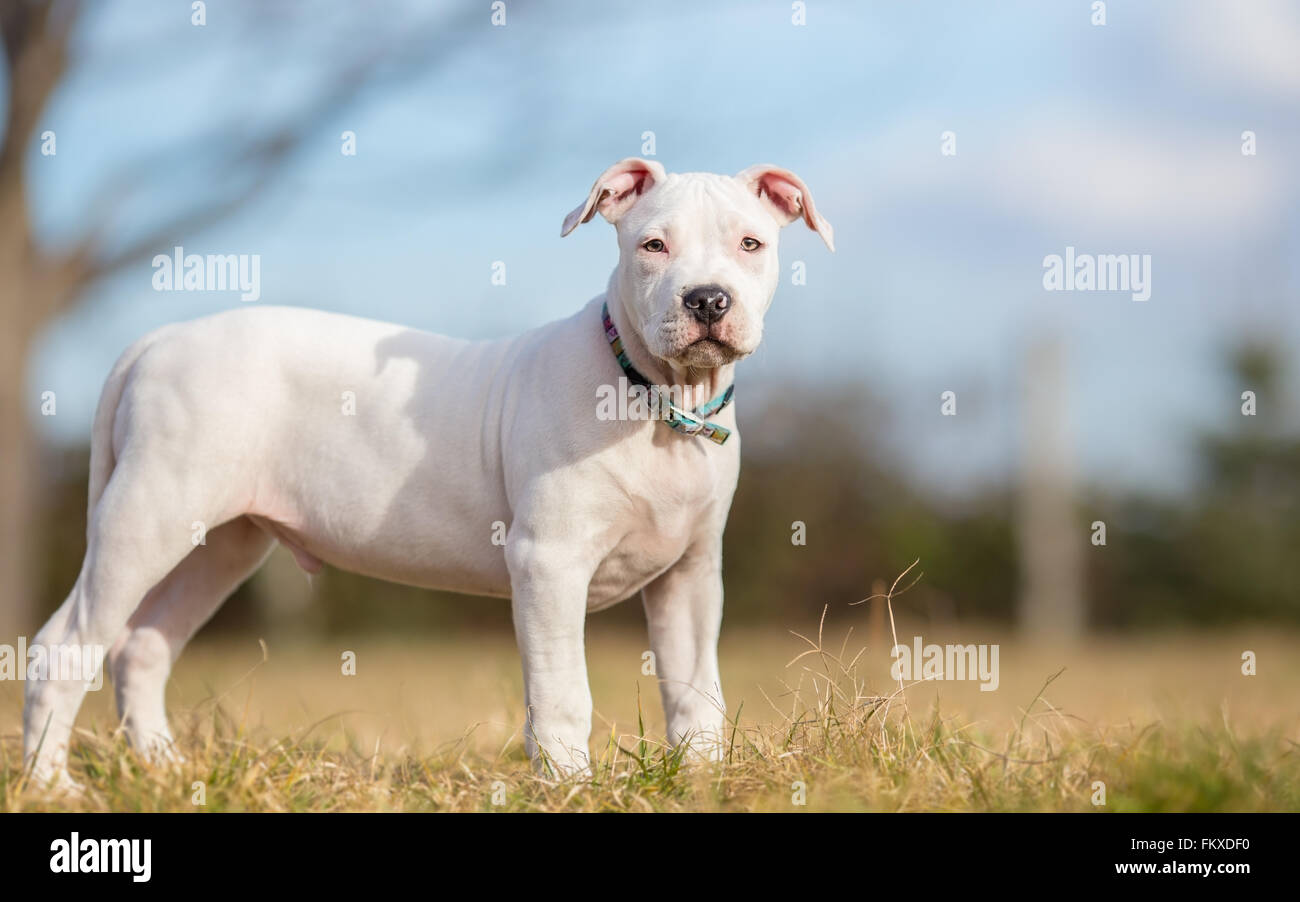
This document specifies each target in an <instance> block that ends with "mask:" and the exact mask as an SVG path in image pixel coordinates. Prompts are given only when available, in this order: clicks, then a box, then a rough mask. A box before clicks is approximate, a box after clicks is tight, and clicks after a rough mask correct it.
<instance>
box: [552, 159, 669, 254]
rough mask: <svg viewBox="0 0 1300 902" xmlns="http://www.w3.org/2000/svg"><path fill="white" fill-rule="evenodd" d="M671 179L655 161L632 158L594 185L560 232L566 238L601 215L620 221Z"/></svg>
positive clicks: (611, 170)
mask: <svg viewBox="0 0 1300 902" xmlns="http://www.w3.org/2000/svg"><path fill="white" fill-rule="evenodd" d="M666 177H667V173H665V172H664V167H663V166H662V165H661V164H659V163H657V162H655V161H654V160H642V159H640V158H639V157H628V158H627V159H626V160H620V161H619V162H617V163H615V164H614V165H613V166H611V167H609V168H608V169H606V170H605V171H604V172H602V173H601V174H600V178H598V179H596V184H594V185H592V186H591V193H590V194H588V195H587V200H586V201H585V202H583V203H582V204H580V205H579V206H578V208H577V209H576V210H574V211H573V212H572V213H570V214H569V215H568V216H566V217H564V226H563V227H562V228H561V229H560V236H561V237H563V236H565V235H567V234H569V233H570V232H572V231H573V230H574V229H576V228H577V227H578V225H579V224H580V223H584V222H586V221H587V220H589V219H591V218H592V217H593V216H595V215H596V213H597V212H599V213H600V215H601V216H604V217H605V218H606V219H607V220H609V221H610V222H618V220H619V217H621V216H622V215H623V214H624V213H626V212H627V211H628V210H629V209H631V207H632V205H633V204H634V203H636V202H637V198H639V197H640V196H641V195H642V194H645V193H646V192H647V191H649V190H650V188H651V187H652V186H653V185H654V184H655V182H662V181H663V180H664V179H665V178H666Z"/></svg>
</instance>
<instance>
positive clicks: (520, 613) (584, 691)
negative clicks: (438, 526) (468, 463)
mask: <svg viewBox="0 0 1300 902" xmlns="http://www.w3.org/2000/svg"><path fill="white" fill-rule="evenodd" d="M506 562H507V564H508V566H509V568H510V581H511V585H512V592H513V598H512V600H511V610H512V613H513V617H514V622H515V641H516V642H517V643H518V645H519V654H520V657H521V658H522V659H523V665H524V704H525V706H526V708H525V711H526V720H525V722H524V743H525V747H526V748H527V750H528V755H529V757H530V758H532V760H533V765H534V767H536V768H537V769H538V770H539V771H540V772H541V773H544V774H549V775H552V776H574V775H581V774H583V773H586V772H587V771H588V768H589V765H590V762H589V760H588V748H587V744H588V741H589V739H590V738H591V688H590V686H589V685H588V683H587V659H586V653H585V650H584V645H583V632H584V627H585V625H586V618H587V589H588V585H589V583H590V582H591V572H592V571H591V567H590V566H589V565H588V564H586V563H585V562H581V561H576V560H574V559H573V555H572V554H570V553H566V548H564V547H559V546H554V545H551V546H548V545H545V544H541V543H538V542H537V541H535V540H533V539H529V538H521V537H519V536H514V535H512V536H511V537H510V538H509V539H508V541H507V543H506Z"/></svg>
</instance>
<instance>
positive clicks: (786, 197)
mask: <svg viewBox="0 0 1300 902" xmlns="http://www.w3.org/2000/svg"><path fill="white" fill-rule="evenodd" d="M597 212H599V213H600V214H601V215H603V216H604V217H605V218H606V219H607V220H609V221H610V222H612V223H614V225H615V226H616V227H617V232H618V243H619V262H618V266H617V268H616V269H615V270H614V274H613V276H612V277H611V278H610V280H609V285H608V288H607V290H606V293H605V294H604V295H602V296H600V297H597V298H595V299H594V300H592V301H591V302H590V303H588V304H587V305H586V306H585V307H584V308H583V309H582V310H580V311H579V312H578V313H577V314H575V315H574V316H571V317H569V318H568V319H565V320H561V321H559V322H554V323H550V324H549V325H545V326H542V327H540V328H537V329H534V330H532V331H531V332H528V333H525V334H524V335H521V336H519V337H517V338H511V339H504V340H500V341H489V342H466V341H458V340H455V339H451V338H444V337H441V336H438V335H431V334H429V333H425V332H419V331H415V330H412V329H407V328H403V327H401V326H395V325H388V324H385V323H379V322H373V321H369V320H364V319H356V318H353V317H349V316H340V315H335V314H329V313H321V312H316V311H312V310H305V309H298V308H244V309H240V310H238V311H231V312H228V313H221V314H218V315H216V316H212V317H208V318H206V319H200V320H197V321H194V322H189V323H182V324H176V325H171V326H166V327H164V328H162V329H159V330H157V331H156V332H153V333H151V334H149V335H147V336H145V337H144V338H143V339H141V340H140V341H138V342H136V343H135V344H134V345H133V346H132V347H131V348H129V349H128V350H127V351H126V353H125V354H123V356H122V358H121V359H120V360H119V361H118V362H117V364H116V366H115V367H114V369H113V371H112V373H111V374H110V375H109V377H108V381H107V383H106V384H105V386H104V392H103V395H102V397H101V398H100V402H99V408H98V411H97V413H96V415H95V425H94V429H93V434H92V448H91V472H90V502H89V515H88V516H89V524H88V528H87V549H86V557H85V560H84V562H83V564H82V569H81V573H80V575H79V576H78V577H77V582H76V584H75V585H74V586H73V589H72V592H71V594H70V595H69V596H68V599H67V600H66V601H65V602H64V603H63V605H62V606H61V607H60V608H59V609H58V611H57V612H56V613H55V614H54V616H53V617H51V618H50V620H49V622H48V623H47V624H46V625H45V626H44V628H43V629H42V630H41V631H40V634H39V635H38V636H37V637H36V640H35V641H36V642H38V643H41V644H43V645H44V646H45V647H47V648H48V647H54V646H87V645H90V646H94V645H99V646H105V647H110V650H109V653H108V666H109V669H110V673H111V675H112V678H113V682H114V685H115V688H116V693H117V701H118V706H119V709H120V711H121V714H122V718H123V725H124V728H125V731H126V734H127V736H128V737H129V739H130V741H131V742H132V744H133V745H134V746H135V747H136V748H139V749H143V750H145V751H147V752H150V753H158V752H163V753H165V752H166V751H167V750H168V748H169V746H170V742H171V737H170V733H169V731H168V727H167V718H166V712H165V710H164V705H163V693H164V687H165V684H166V681H167V676H168V673H169V671H170V669H171V666H172V663H173V662H174V661H175V660H176V658H177V656H178V655H179V654H180V652H181V649H182V648H183V647H184V645H185V643H186V642H187V641H188V640H189V638H190V637H191V636H192V635H193V634H194V633H195V631H196V630H198V628H199V627H200V626H202V625H203V623H205V622H206V621H207V620H208V618H209V617H211V616H212V614H213V613H214V612H215V611H216V609H217V608H218V607H219V606H220V604H221V603H222V601H223V600H224V599H225V598H226V597H227V596H228V595H229V594H230V593H231V592H232V591H233V590H234V589H235V587H236V586H238V585H239V584H240V583H241V582H242V581H243V580H244V579H246V578H247V577H248V575H249V574H250V573H252V572H253V570H255V569H256V568H257V566H258V565H259V564H260V563H261V562H262V561H263V560H264V559H265V558H266V555H267V553H268V552H269V551H270V549H271V547H272V546H273V545H274V543H275V542H276V541H277V540H278V541H279V542H281V543H282V544H284V545H286V546H287V547H288V548H290V549H291V550H292V551H293V553H294V555H295V556H296V558H297V560H298V562H299V563H300V564H301V565H302V566H303V567H304V568H306V569H307V570H309V571H314V570H316V569H318V568H319V567H320V566H321V562H328V563H330V564H333V565H335V566H337V567H341V568H344V569H347V570H353V571H356V572H358V573H363V574H367V575H370V576H375V577H379V578H382V579H388V580H394V581H397V582H403V583H410V584H413V585H417V586H427V587H434V588H439V589H449V590H455V591H458V592H466V593H472V594H476V595H495V596H500V597H504V598H510V599H511V601H512V608H513V612H514V623H515V632H516V636H517V640H518V643H519V650H520V653H521V655H522V657H523V669H524V685H525V697H526V703H527V722H526V728H525V736H526V743H527V747H528V751H529V754H530V755H532V756H533V759H534V761H536V762H539V763H543V764H546V765H549V766H550V767H551V768H553V769H554V770H555V771H557V772H572V771H574V770H581V769H583V768H584V767H586V765H587V755H588V748H587V743H588V739H589V736H590V732H591V694H590V690H589V689H588V685H587V672H586V662H585V659H584V652H583V626H584V621H585V617H586V614H587V612H588V611H594V610H599V609H600V608H603V607H606V606H608V605H611V604H613V603H615V602H617V601H619V600H621V599H624V598H627V597H629V596H630V595H632V594H634V593H636V592H638V591H640V592H642V593H643V597H644V601H645V610H646V617H647V620H648V622H649V631H650V641H651V645H652V647H653V649H654V652H655V655H656V658H657V665H658V668H657V669H658V674H659V677H660V680H661V686H662V694H663V703H664V709H665V713H666V715H667V720H668V732H669V738H670V739H671V740H673V741H680V740H681V739H682V738H683V737H691V738H692V740H693V741H698V742H700V743H701V745H702V746H703V747H705V748H712V749H713V750H715V751H716V744H717V740H718V739H719V738H720V736H721V734H722V727H723V723H724V718H725V706H724V704H723V700H722V693H721V688H720V686H719V677H718V662H717V638H718V628H719V624H720V621H721V617H722V576H721V547H722V530H723V525H724V523H725V521H726V517H727V510H728V508H729V506H730V504H731V496H732V492H733V490H734V488H735V485H736V476H737V472H738V470H739V460H740V458H739V454H740V447H739V446H740V441H739V436H738V435H736V434H735V433H734V431H733V430H734V428H735V409H734V407H733V406H730V405H729V404H727V405H725V406H720V405H723V403H724V402H725V401H729V400H730V395H729V393H728V389H729V388H730V387H731V385H732V375H733V374H732V371H733V365H734V363H735V362H736V361H737V360H739V359H741V358H742V357H745V356H746V355H748V354H750V353H752V352H753V351H754V349H755V348H756V347H757V346H758V343H759V340H760V338H761V336H762V325H763V315H764V313H765V312H766V311H767V308H768V306H769V305H770V304H771V301H772V295H773V292H774V291H775V289H776V284H777V278H778V264H777V255H776V244H777V233H778V230H779V227H780V226H782V225H784V224H786V223H789V222H791V221H793V220H795V219H799V218H802V219H803V220H804V221H805V222H806V223H807V224H808V226H809V227H811V228H813V229H814V230H816V231H817V232H819V233H820V234H821V236H822V238H823V239H824V240H825V242H826V244H827V245H828V246H832V235H831V227H830V225H829V224H828V223H827V222H826V221H825V220H824V219H823V218H822V217H821V216H820V215H819V214H818V213H817V211H816V208H815V207H814V205H813V200H812V196H811V195H810V194H809V192H808V189H807V187H805V185H804V184H803V182H802V181H800V180H799V178H798V177H797V176H795V175H794V174H793V173H790V172H787V171H786V170H783V169H778V168H775V167H772V166H755V167H752V168H750V169H747V170H745V171H744V172H742V173H740V174H739V175H737V176H735V177H730V176H719V175H711V174H704V173H686V174H680V175H678V174H674V175H669V174H667V173H665V171H664V169H663V167H662V166H661V165H660V164H659V163H657V162H654V161H650V160H640V159H627V160H623V161H622V162H620V163H618V164H616V165H614V166H611V167H610V168H609V169H607V170H606V171H605V172H604V173H603V174H602V175H601V176H600V178H599V179H597V180H596V183H595V185H594V186H593V187H592V189H591V192H590V194H589V195H588V197H587V199H586V201H585V202H584V203H583V204H582V205H580V206H579V207H578V209H576V210H574V211H573V212H572V213H570V214H569V216H568V217H567V218H566V219H565V221H564V229H563V232H562V234H568V233H569V232H570V231H572V230H573V229H574V228H575V227H576V226H577V225H578V224H579V223H581V222H586V221H588V220H589V219H591V218H592V217H593V216H594V215H595V214H596V213H597ZM603 309H607V310H608V319H609V321H610V322H609V323H608V324H607V323H606V322H605V320H604V319H603V318H602V310H603ZM607 325H610V326H612V328H607ZM615 333H617V338H615ZM619 352H621V353H622V355H623V357H622V361H621V362H620V359H619V356H618V354H619ZM638 374H639V375H640V377H642V378H644V380H646V381H647V382H649V383H652V384H653V385H656V386H670V387H672V390H671V397H673V398H674V399H676V401H677V402H678V403H677V407H669V406H668V405H666V404H660V405H658V410H659V411H660V414H661V416H664V417H666V419H664V420H655V419H631V418H628V419H622V420H619V419H612V420H611V419H609V418H608V411H607V410H606V411H605V412H604V413H602V412H601V410H600V408H601V402H602V398H603V399H604V400H605V401H608V400H609V398H610V397H611V394H612V393H614V392H622V393H623V394H627V393H628V392H629V391H634V390H635V389H629V387H628V385H629V384H631V385H635V384H636V382H637V379H638ZM620 379H630V380H631V382H630V383H629V384H625V383H622V382H620ZM663 397H664V393H654V400H659V399H661V398H663ZM711 399H712V401H711ZM621 400H622V401H626V400H627V399H626V398H622V399H621ZM710 401H711V403H709V402H710ZM605 406H606V407H608V406H609V405H608V404H606V405H605ZM614 406H615V407H619V406H623V407H625V406H626V405H614ZM677 408H685V410H679V409H677ZM690 408H700V409H699V415H698V416H693V415H692V414H691V413H690V412H689V410H690ZM633 409H634V410H635V409H636V406H635V404H634V406H633ZM498 524H504V528H505V529H506V530H507V532H506V539H505V544H504V547H503V546H502V545H501V544H499V543H494V542H493V541H492V537H493V535H494V532H499V531H500V529H501V528H502V527H501V526H500V525H498ZM197 534H202V535H203V536H204V543H203V544H199V545H196V544H194V542H195V536H196V535H197ZM54 676H57V675H48V676H47V678H43V679H34V680H30V681H29V682H28V684H27V687H26V707H25V711H24V725H23V726H24V743H23V747H24V755H25V756H26V757H27V759H29V760H31V759H35V761H34V767H35V770H34V773H35V774H36V777H37V779H40V780H43V781H49V780H57V781H62V780H64V779H66V764H67V745H68V739H69V736H70V732H71V729H72V724H73V720H74V718H75V717H76V713H77V710H78V708H79V706H80V704H81V701H82V698H83V696H84V693H85V686H84V683H83V682H81V681H77V680H68V679H57V678H51V677H54Z"/></svg>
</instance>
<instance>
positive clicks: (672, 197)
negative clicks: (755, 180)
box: [619, 172, 775, 234]
mask: <svg viewBox="0 0 1300 902" xmlns="http://www.w3.org/2000/svg"><path fill="white" fill-rule="evenodd" d="M619 225H620V229H619V230H620V231H626V232H629V233H632V234H640V233H642V232H644V231H646V230H647V229H653V228H660V229H682V228H685V227H688V226H698V227H703V228H706V229H708V228H714V229H732V228H736V227H741V226H744V227H748V228H752V229H758V228H764V227H766V226H769V225H770V226H773V231H775V223H774V221H773V220H772V217H771V216H769V215H768V214H767V212H766V211H765V210H764V209H763V205H762V204H761V203H759V200H758V197H757V196H755V195H753V194H751V193H750V192H748V191H746V190H745V187H744V186H743V185H741V184H740V182H738V181H736V180H735V179H734V178H732V177H730V176H726V175H715V174H713V173H710V172H682V173H671V174H670V175H669V176H668V177H667V178H666V179H664V180H663V181H662V182H659V183H657V184H656V185H655V186H654V188H652V189H651V190H650V191H648V192H647V193H646V196H645V197H644V198H643V199H642V200H641V202H640V203H638V204H636V205H635V206H634V207H632V209H631V210H630V211H628V214H627V215H626V216H625V217H624V218H623V220H622V221H621V222H620V224H619Z"/></svg>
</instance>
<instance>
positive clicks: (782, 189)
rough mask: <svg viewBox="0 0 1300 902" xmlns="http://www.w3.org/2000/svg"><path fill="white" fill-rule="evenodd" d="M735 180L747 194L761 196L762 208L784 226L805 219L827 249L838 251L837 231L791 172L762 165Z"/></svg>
mask: <svg viewBox="0 0 1300 902" xmlns="http://www.w3.org/2000/svg"><path fill="white" fill-rule="evenodd" d="M736 180H737V181H739V182H740V183H741V184H742V185H744V186H745V189H746V190H747V191H750V192H752V193H753V194H756V195H758V199H759V200H760V201H762V202H763V206H765V207H767V209H768V211H769V212H770V213H771V214H772V215H773V216H775V217H776V221H777V222H779V223H781V225H789V224H790V223H792V222H794V221H795V220H796V219H798V218H799V217H801V216H802V217H803V221H804V222H806V223H808V228H810V229H812V230H813V231H814V232H816V233H817V234H818V235H821V236H822V241H825V242H826V246H827V247H828V248H830V249H831V250H832V251H834V250H835V230H834V229H832V228H831V224H830V223H829V222H827V221H826V219H825V218H824V217H823V216H822V215H821V214H820V213H818V212H817V207H816V205H815V204H814V203H813V197H812V192H811V191H809V190H808V186H807V185H805V184H804V183H803V179H801V178H799V176H797V175H795V174H794V173H793V172H791V171H790V170H788V169H782V168H780V167H779V166H771V165H768V164H766V163H763V164H760V165H758V166H750V167H749V168H748V169H746V170H745V171H744V172H739V173H737V174H736Z"/></svg>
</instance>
